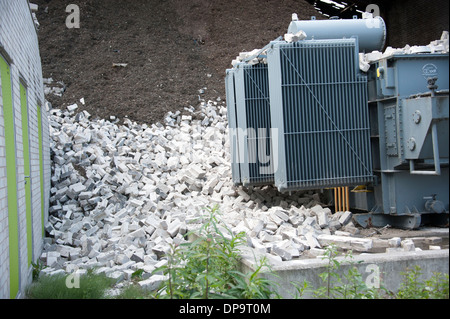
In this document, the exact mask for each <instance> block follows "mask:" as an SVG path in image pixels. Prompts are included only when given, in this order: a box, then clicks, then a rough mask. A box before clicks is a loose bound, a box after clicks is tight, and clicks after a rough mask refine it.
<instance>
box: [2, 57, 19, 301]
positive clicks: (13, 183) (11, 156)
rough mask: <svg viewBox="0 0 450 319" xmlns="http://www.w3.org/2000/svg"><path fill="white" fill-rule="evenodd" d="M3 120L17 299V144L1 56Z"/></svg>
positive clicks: (13, 292) (6, 70)
mask: <svg viewBox="0 0 450 319" xmlns="http://www.w3.org/2000/svg"><path fill="white" fill-rule="evenodd" d="M0 75H1V76H0V78H1V83H2V98H3V118H4V123H5V150H6V179H7V192H8V238H9V292H10V297H11V298H15V297H16V295H17V292H18V291H19V228H18V217H17V176H16V143H15V134H14V111H13V103H12V91H11V72H10V67H9V65H8V63H7V62H6V61H5V59H4V58H3V57H2V56H0Z"/></svg>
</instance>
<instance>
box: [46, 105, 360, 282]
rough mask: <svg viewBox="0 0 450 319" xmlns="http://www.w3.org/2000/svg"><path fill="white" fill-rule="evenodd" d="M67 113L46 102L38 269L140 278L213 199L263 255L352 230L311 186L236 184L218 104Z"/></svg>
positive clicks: (296, 251) (275, 257)
mask: <svg viewBox="0 0 450 319" xmlns="http://www.w3.org/2000/svg"><path fill="white" fill-rule="evenodd" d="M76 111H77V108H76V107H72V106H71V107H70V108H69V109H68V110H59V109H52V110H50V126H51V138H52V141H51V142H52V144H51V152H52V159H53V167H52V179H51V182H52V188H51V198H50V201H51V204H50V210H49V213H50V217H49V221H48V223H47V224H46V226H45V230H46V232H47V234H48V236H49V237H47V238H45V247H44V252H43V253H42V255H41V257H40V258H41V260H42V261H44V262H45V263H46V265H47V266H48V268H45V269H44V270H43V271H44V272H45V273H48V274H54V273H61V272H67V273H70V272H73V271H78V272H79V273H83V272H85V271H86V270H87V269H89V268H92V267H96V268H97V271H98V272H105V273H106V274H108V275H109V276H111V277H114V278H116V279H118V280H122V279H130V278H131V274H132V273H133V272H134V271H135V270H137V269H143V270H144V272H145V274H146V275H145V276H144V278H145V279H148V278H149V277H150V275H151V273H152V271H153V270H154V269H155V268H157V267H159V266H160V265H161V263H164V262H165V253H166V252H167V251H168V249H169V247H170V244H172V243H175V244H179V243H182V242H184V241H186V240H187V239H186V238H185V235H186V233H187V232H188V231H189V230H191V229H193V228H195V227H196V226H198V225H199V223H201V222H202V220H201V218H202V211H203V209H204V208H205V207H208V206H210V207H211V206H214V205H216V204H218V205H219V209H220V211H221V212H222V219H223V222H224V224H225V225H227V227H228V228H230V229H231V230H232V231H233V232H234V233H238V232H241V231H243V232H245V233H246V235H247V238H248V240H247V242H248V245H250V246H251V247H253V248H255V249H258V250H259V251H260V252H262V253H265V254H267V255H268V256H269V257H270V260H272V262H280V261H282V260H290V259H292V258H296V257H299V256H300V255H301V254H302V252H303V251H305V250H308V249H310V248H314V247H316V248H320V247H321V244H320V235H322V234H327V235H331V234H333V233H334V232H335V231H336V230H338V229H340V230H343V231H345V230H347V231H352V229H354V230H356V228H354V226H353V224H352V222H351V213H350V212H346V213H338V214H333V215H332V214H331V211H330V209H329V208H326V207H325V208H324V207H322V206H324V205H323V204H322V203H321V202H320V194H319V193H316V192H313V191H303V192H295V193H292V194H291V195H290V196H288V195H282V194H280V193H279V192H277V190H276V189H274V188H272V187H263V188H254V189H252V190H245V189H243V188H235V187H234V186H233V183H232V181H231V173H230V165H229V156H230V155H229V145H228V143H229V141H228V132H227V131H228V128H227V121H226V116H227V114H226V107H225V105H224V104H223V103H218V102H212V101H208V102H205V101H203V102H202V103H201V105H200V109H199V110H197V111H195V110H194V109H193V108H191V109H188V113H190V114H191V115H181V114H180V113H179V112H177V113H171V112H169V113H168V115H167V117H166V123H165V125H162V124H159V123H158V124H152V125H146V124H142V125H140V124H136V123H135V122H131V121H130V120H128V119H125V120H124V123H123V124H119V123H118V120H115V121H109V120H104V119H101V120H92V119H90V114H89V113H88V112H86V111H81V112H78V113H76ZM349 217H350V218H349ZM356 231H357V230H356ZM158 278H159V277H158Z"/></svg>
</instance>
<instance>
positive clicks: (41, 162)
mask: <svg viewBox="0 0 450 319" xmlns="http://www.w3.org/2000/svg"><path fill="white" fill-rule="evenodd" d="M41 112H42V111H41V106H40V105H39V104H38V105H37V119H38V139H39V184H40V189H41V228H42V237H44V236H45V231H44V153H43V145H42V144H43V141H42V113H41Z"/></svg>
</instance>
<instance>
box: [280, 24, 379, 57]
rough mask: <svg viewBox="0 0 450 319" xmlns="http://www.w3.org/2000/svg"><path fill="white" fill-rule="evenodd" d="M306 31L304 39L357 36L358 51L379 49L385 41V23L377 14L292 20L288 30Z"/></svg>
mask: <svg viewBox="0 0 450 319" xmlns="http://www.w3.org/2000/svg"><path fill="white" fill-rule="evenodd" d="M299 31H304V32H305V33H306V36H307V37H306V40H311V39H315V40H321V39H342V38H351V37H357V38H358V43H359V51H360V52H371V51H374V50H379V51H381V50H382V49H383V47H384V45H385V42H386V24H385V23H384V20H383V18H381V17H380V16H377V17H375V18H368V19H329V20H294V21H292V22H291V23H290V24H289V27H288V32H287V33H290V34H296V33H297V32H299Z"/></svg>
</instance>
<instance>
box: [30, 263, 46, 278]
mask: <svg viewBox="0 0 450 319" xmlns="http://www.w3.org/2000/svg"><path fill="white" fill-rule="evenodd" d="M31 266H32V267H33V274H32V278H33V281H35V280H38V279H39V275H40V273H41V271H42V269H45V268H47V266H46V265H44V263H43V262H42V261H40V260H39V259H37V260H36V263H34V262H31Z"/></svg>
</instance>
